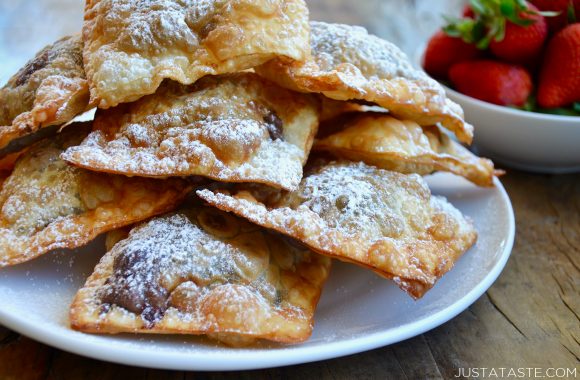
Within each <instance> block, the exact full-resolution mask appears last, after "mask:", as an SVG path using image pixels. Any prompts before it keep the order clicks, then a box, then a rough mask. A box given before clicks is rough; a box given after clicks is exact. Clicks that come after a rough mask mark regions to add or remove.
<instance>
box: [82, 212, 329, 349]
mask: <svg viewBox="0 0 580 380" xmlns="http://www.w3.org/2000/svg"><path fill="white" fill-rule="evenodd" d="M329 270H330V259H328V258H326V257H324V256H320V255H317V254H315V253H313V252H311V251H310V250H308V249H307V248H300V247H296V246H294V245H291V244H290V243H289V242H287V241H286V240H285V239H284V238H283V237H281V236H279V235H277V236H275V235H272V234H269V233H266V232H265V230H263V229H261V228H260V227H258V226H255V225H252V224H250V223H248V222H246V221H244V220H242V219H240V218H237V217H234V216H232V215H228V214H226V213H224V212H221V211H219V210H217V209H214V208H207V207H200V206H197V207H192V208H187V209H183V210H181V211H179V212H177V213H175V214H169V215H165V216H162V217H158V218H156V219H153V220H151V221H149V222H147V223H143V224H141V225H139V226H138V227H136V228H135V229H133V230H132V231H131V233H130V235H129V237H128V238H127V239H125V240H122V241H121V242H119V243H117V244H116V245H115V246H114V248H113V249H112V250H111V251H110V252H108V253H107V254H106V255H105V256H104V257H103V258H102V259H101V262H100V263H99V264H98V265H97V267H96V268H95V271H94V273H93V274H92V275H91V276H90V277H89V279H88V280H87V282H86V284H85V286H84V287H83V288H82V289H81V290H79V292H78V293H77V295H76V297H75V299H74V301H73V304H72V306H71V311H70V320H71V325H72V327H73V328H74V329H76V330H81V331H85V332H93V333H120V332H138V333H154V334H196V335H198V334H207V335H209V336H210V337H212V338H217V339H219V340H221V341H224V342H226V343H228V344H230V345H236V346H237V345H245V344H249V343H251V342H252V341H254V340H256V339H267V340H272V341H276V342H283V343H299V342H302V341H305V340H306V339H307V338H308V337H309V336H310V334H311V332H312V324H313V315H314V310H315V308H316V305H317V303H318V299H319V297H320V293H321V290H322V286H323V284H324V282H325V281H326V278H327V276H328V273H329Z"/></svg>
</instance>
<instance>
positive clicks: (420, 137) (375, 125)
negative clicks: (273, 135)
mask: <svg viewBox="0 0 580 380" xmlns="http://www.w3.org/2000/svg"><path fill="white" fill-rule="evenodd" d="M329 124H332V125H330V126H329V129H334V130H335V129H338V131H337V132H335V133H331V134H330V135H328V136H325V137H323V138H321V139H319V140H317V141H315V143H314V148H313V149H314V150H318V151H328V152H330V153H332V154H333V155H335V156H337V157H339V158H343V159H348V160H352V161H364V162H366V163H367V164H369V165H375V166H377V167H379V168H381V169H387V170H393V171H397V172H400V173H409V174H410V173H417V174H422V175H424V174H430V173H433V172H435V171H448V172H451V173H454V174H457V175H460V176H463V177H465V178H467V179H468V180H470V181H472V182H473V183H475V184H477V185H479V186H493V178H494V174H495V173H496V172H495V171H494V168H493V162H491V161H490V160H488V159H485V158H479V157H477V156H475V155H474V154H473V153H471V152H470V151H469V150H467V149H465V148H464V147H463V146H462V145H460V144H458V143H457V142H455V141H453V140H452V139H451V138H450V137H449V136H448V135H447V134H445V133H444V132H442V131H441V130H440V129H439V127H437V126H431V127H421V126H419V124H417V123H415V122H414V121H410V120H398V119H395V118H393V117H392V116H389V115H388V114H384V113H372V112H367V113H356V114H350V115H347V116H342V117H340V118H338V119H335V120H333V121H331V122H329ZM321 129H322V130H323V132H322V133H324V127H322V128H321ZM498 173H499V172H498Z"/></svg>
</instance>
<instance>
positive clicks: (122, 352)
mask: <svg viewBox="0 0 580 380" xmlns="http://www.w3.org/2000/svg"><path fill="white" fill-rule="evenodd" d="M494 183H495V187H496V189H497V190H498V191H499V195H500V196H501V199H502V200H503V201H504V204H505V206H506V207H507V214H508V215H507V216H508V220H507V225H508V231H507V235H506V244H505V245H504V247H503V251H502V252H501V255H500V256H499V257H498V260H497V261H496V263H495V264H494V266H493V267H492V268H491V270H490V271H489V272H488V273H487V274H486V275H485V277H484V278H483V279H482V280H481V281H480V282H479V283H477V284H476V285H475V286H474V287H473V288H472V289H471V290H470V291H469V292H468V293H467V294H466V295H465V296H463V297H462V298H460V299H459V300H458V301H456V302H454V303H452V304H451V305H449V306H447V307H446V308H444V309H442V310H440V311H438V312H436V313H435V314H433V315H429V316H427V317H425V318H422V319H419V320H417V321H414V322H412V323H409V324H405V325H402V326H398V327H396V328H395V329H393V328H391V329H387V330H384V331H380V332H376V333H372V334H368V335H364V336H361V337H356V338H352V339H349V340H341V341H337V342H329V343H327V344H323V345H321V346H317V347H315V348H314V349H313V347H305V348H304V349H300V348H296V347H295V346H291V347H289V349H291V351H289V349H285V348H281V349H276V350H270V351H260V352H259V356H260V359H259V360H257V359H256V353H255V352H252V351H235V350H232V351H231V352H228V356H230V358H229V359H230V360H228V361H227V362H226V361H224V360H223V357H222V355H216V356H215V357H211V356H212V355H211V354H209V355H203V356H201V357H192V355H191V353H185V352H158V353H155V354H152V353H151V352H150V351H147V350H141V349H139V348H138V347H135V348H132V347H130V348H128V347H122V348H116V347H115V346H110V347H109V348H108V349H106V350H104V349H103V343H101V342H94V341H91V340H85V341H83V340H82V339H78V338H76V337H75V336H74V335H64V336H63V335H60V334H59V333H58V330H54V331H53V330H52V329H47V328H42V327H40V325H36V324H35V323H34V322H29V321H28V320H27V319H26V318H15V317H14V316H12V315H11V314H9V313H7V312H5V311H4V310H2V309H0V323H2V324H3V325H4V326H5V327H7V328H9V329H11V330H14V331H16V332H18V333H19V334H21V335H23V336H26V337H29V338H30V339H33V340H36V341H38V342H41V343H43V344H46V345H48V346H51V347H55V348H58V349H60V350H63V351H66V352H69V353H73V354H77V355H80V356H84V357H88V358H92V359H97V360H103V361H108V362H112V363H117V364H123V365H130V366H140V367H146V368H155V369H167V370H185V371H187V370H190V371H191V370H195V371H240V370H254V369H265V368H274V367H283V366H288V365H296V364H306V363H311V362H316V361H321V360H327V359H334V358H339V357H342V356H346V355H352V354H357V353H361V352H364V351H369V350H373V349H376V348H379V347H384V346H388V345H391V344H394V343H398V342H401V341H403V340H406V339H409V338H412V337H415V336H417V335H420V334H422V333H425V332H427V331H429V330H432V329H434V328H435V327H438V326H440V325H442V324H443V323H445V322H447V321H449V320H451V319H452V318H454V317H456V316H457V315H458V314H459V313H461V312H462V311H464V310H466V309H467V308H468V307H469V306H470V305H472V304H473V303H474V302H475V301H476V300H477V299H479V298H480V297H481V296H482V295H483V294H484V293H485V292H486V291H487V290H488V289H489V288H490V287H491V285H492V284H493V283H494V282H495V280H496V279H497V278H498V277H499V275H500V274H501V272H502V271H503V269H504V267H505V265H506V263H507V261H508V259H509V257H510V255H511V251H512V248H513V244H514V240H515V230H516V225H515V215H514V211H513V206H512V203H511V200H510V198H509V195H508V194H507V191H506V190H505V188H504V186H503V185H502V183H501V182H500V181H499V180H498V179H497V178H495V179H494ZM75 333H77V334H79V335H83V333H81V332H75ZM153 356H155V357H153Z"/></svg>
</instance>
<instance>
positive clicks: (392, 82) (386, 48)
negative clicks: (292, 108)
mask: <svg viewBox="0 0 580 380" xmlns="http://www.w3.org/2000/svg"><path fill="white" fill-rule="evenodd" d="M310 25H311V47H312V55H313V56H312V58H311V59H308V60H306V61H304V62H302V61H295V62H290V61H288V60H283V59H274V60H272V61H270V62H267V63H265V64H264V65H262V66H260V67H258V68H256V72H257V73H259V74H261V75H263V76H265V77H267V78H269V79H271V80H273V81H275V82H276V83H278V84H280V85H281V86H283V87H286V88H290V89H293V90H296V91H302V92H317V93H322V94H324V95H325V96H327V97H329V98H332V99H336V100H359V101H363V102H365V103H371V104H378V105H380V106H381V107H384V108H386V109H387V110H389V112H390V113H391V114H393V115H394V116H397V117H399V118H401V119H408V120H413V121H416V122H417V123H419V124H420V125H423V126H428V125H434V124H437V123H441V124H442V125H443V126H444V127H446V128H448V129H449V130H451V131H452V132H454V133H455V134H456V135H457V137H458V139H459V140H461V141H463V142H465V143H471V140H472V138H473V127H472V126H471V125H470V124H467V123H466V122H465V121H464V120H463V110H462V109H461V107H460V106H459V105H457V104H455V103H453V102H452V101H451V100H449V99H447V97H446V96H445V90H444V89H443V87H441V85H439V83H437V82H436V81H435V80H433V79H431V78H429V77H428V76H427V75H426V74H425V73H424V72H422V71H420V70H416V69H414V68H413V66H412V65H411V63H410V62H409V61H408V59H407V57H406V56H405V54H404V53H403V52H401V51H400V50H399V49H398V48H397V47H396V46H395V45H393V44H391V43H389V42H387V41H384V40H382V39H380V38H378V37H376V36H373V35H369V34H368V33H367V31H366V29H364V28H362V27H359V26H348V25H340V24H327V23H323V22H315V21H313V22H311V23H310Z"/></svg>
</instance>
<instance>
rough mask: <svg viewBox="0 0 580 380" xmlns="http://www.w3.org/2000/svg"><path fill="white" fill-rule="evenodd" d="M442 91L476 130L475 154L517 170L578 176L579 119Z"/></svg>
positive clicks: (447, 89) (448, 90) (579, 153)
mask: <svg viewBox="0 0 580 380" xmlns="http://www.w3.org/2000/svg"><path fill="white" fill-rule="evenodd" d="M444 87H445V86H444ZM445 90H446V91H447V96H449V98H450V99H451V100H453V101H454V102H456V103H458V104H459V105H460V106H461V107H462V108H463V111H465V120H467V121H468V122H469V123H471V124H473V126H474V127H475V137H474V140H473V141H474V148H475V150H476V151H477V153H478V154H480V155H482V156H486V157H489V158H491V159H493V160H494V161H496V162H497V163H498V164H500V166H501V165H502V164H503V165H506V166H510V167H513V168H516V169H522V170H528V171H533V172H539V173H572V172H580V117H578V116H559V115H548V114H542V113H537V112H528V111H521V110H517V109H513V108H509V107H502V106H498V105H495V104H491V103H487V102H484V101H481V100H478V99H475V98H472V97H470V96H467V95H463V94H461V93H459V92H457V91H455V90H452V89H450V88H448V87H445Z"/></svg>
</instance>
